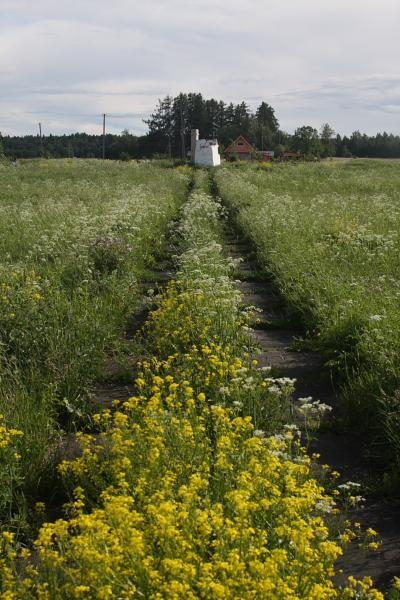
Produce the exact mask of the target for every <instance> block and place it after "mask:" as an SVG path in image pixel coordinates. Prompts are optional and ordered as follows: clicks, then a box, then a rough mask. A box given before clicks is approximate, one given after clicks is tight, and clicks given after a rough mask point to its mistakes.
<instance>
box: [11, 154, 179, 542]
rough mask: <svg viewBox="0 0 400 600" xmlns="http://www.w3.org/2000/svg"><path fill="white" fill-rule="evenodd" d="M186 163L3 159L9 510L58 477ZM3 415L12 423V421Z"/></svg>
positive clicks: (20, 510) (17, 512) (174, 203)
mask: <svg viewBox="0 0 400 600" xmlns="http://www.w3.org/2000/svg"><path fill="white" fill-rule="evenodd" d="M188 184H189V176H188V175H187V174H185V173H184V172H180V171H179V170H176V169H160V168H158V167H155V166H152V165H149V164H143V165H140V166H139V165H137V164H130V165H122V164H116V163H103V164H99V162H98V161H74V160H70V161H68V160H66V161H41V162H40V161H32V162H25V163H24V162H23V163H20V164H19V165H18V167H17V168H12V167H5V166H0V381H1V385H0V415H1V417H0V418H1V422H0V459H1V461H0V482H1V484H0V490H1V491H0V520H1V521H2V522H3V523H4V522H5V523H6V524H7V526H10V525H12V526H13V527H14V528H15V529H16V530H19V529H20V528H21V527H23V526H24V523H26V521H27V520H28V521H29V515H27V514H26V512H27V507H26V504H25V502H24V497H25V496H26V495H28V496H30V497H32V496H33V497H35V495H38V494H40V493H42V492H43V489H42V488H43V486H45V485H53V484H54V481H53V480H52V478H53V477H54V463H55V462H56V461H57V448H59V446H60V439H61V438H62V436H63V435H64V434H63V431H65V430H74V428H75V427H76V426H78V425H79V424H80V425H82V422H83V423H85V422H87V421H88V419H90V412H91V411H93V408H91V404H90V402H89V399H90V390H91V386H92V385H93V382H94V381H95V380H96V378H97V377H99V376H101V373H102V367H103V363H104V359H105V357H106V355H107V354H109V353H111V352H117V350H118V343H119V340H120V338H121V333H122V331H123V328H124V327H125V324H126V319H127V316H128V315H131V314H132V313H134V311H135V310H136V309H137V306H138V302H139V299H140V294H141V291H140V289H141V288H140V286H139V283H140V280H141V278H142V276H143V275H144V274H145V272H146V269H148V268H149V267H151V265H152V261H154V255H155V254H156V253H157V252H160V251H161V250H162V244H163V239H164V236H165V234H166V233H167V232H168V230H167V226H168V224H169V222H170V220H171V219H172V218H173V217H175V216H176V214H177V212H178V210H179V207H180V205H181V204H182V202H183V200H184V199H185V197H186V190H187V187H188ZM3 425H4V427H5V428H6V429H7V430H8V431H9V433H8V434H5V433H3V430H2V429H3Z"/></svg>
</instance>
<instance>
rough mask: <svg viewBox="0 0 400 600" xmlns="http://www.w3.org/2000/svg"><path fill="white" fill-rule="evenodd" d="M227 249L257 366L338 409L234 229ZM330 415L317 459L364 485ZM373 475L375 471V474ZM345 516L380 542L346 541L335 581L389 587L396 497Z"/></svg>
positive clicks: (357, 460)
mask: <svg viewBox="0 0 400 600" xmlns="http://www.w3.org/2000/svg"><path fill="white" fill-rule="evenodd" d="M226 247H227V252H228V253H229V254H230V255H231V256H232V258H235V259H238V260H239V261H240V262H239V267H238V271H237V275H238V277H239V282H238V283H237V285H238V289H239V290H240V292H241V293H242V297H243V304H244V305H246V306H248V305H251V306H255V307H256V308H257V310H258V315H257V316H258V319H259V322H258V323H257V322H256V323H254V324H253V327H254V328H253V332H252V336H253V340H254V342H255V344H256V346H257V347H258V348H259V352H257V353H256V354H255V358H257V360H258V361H259V364H260V366H271V367H272V369H273V372H274V373H276V374H277V375H279V376H286V377H290V378H295V379H296V384H295V393H294V395H293V401H294V402H295V403H296V402H297V401H298V399H299V398H301V397H308V396H311V397H312V398H313V400H320V401H321V402H323V403H326V404H329V405H330V406H332V407H333V411H332V413H333V415H335V413H339V414H340V403H339V399H338V395H337V393H336V391H335V387H334V382H333V381H332V380H331V378H330V374H329V372H328V371H327V370H326V369H325V368H324V360H323V357H322V356H321V355H320V354H319V353H318V352H314V351H310V350H304V349H302V348H301V345H300V344H299V343H298V338H299V332H298V331H296V330H295V329H293V327H291V326H290V323H289V322H288V320H287V318H286V316H285V309H284V307H283V305H282V301H281V299H280V298H279V296H278V295H277V293H276V292H275V290H274V289H273V286H272V285H271V283H269V282H268V281H267V280H266V279H265V277H264V278H263V276H262V274H260V271H259V269H258V265H257V262H256V260H255V258H254V255H253V253H252V250H251V247H250V244H249V243H248V242H247V241H246V240H244V239H243V238H241V237H240V235H239V234H235V233H234V232H230V233H228V234H227V243H226ZM334 423H335V417H334V416H333V417H331V420H330V422H329V421H328V426H326V427H323V428H321V429H320V430H319V431H318V432H317V433H316V436H315V439H314V440H313V441H312V443H311V444H310V447H309V452H310V453H312V454H314V453H317V454H319V456H320V458H319V463H320V464H327V465H329V467H330V469H331V470H334V471H338V472H339V473H340V481H342V482H344V481H348V480H351V481H355V482H360V483H361V484H363V483H364V482H366V481H367V482H368V481H373V477H374V472H373V471H372V470H371V467H370V465H369V464H368V462H367V460H366V459H365V457H364V455H363V450H362V443H361V441H360V440H359V439H358V438H357V437H356V436H352V435H350V434H349V433H342V432H340V431H336V430H335V424H334ZM375 474H376V473H375ZM349 517H350V518H351V520H352V521H353V522H354V521H357V522H360V523H361V525H362V527H363V528H364V529H366V528H368V527H372V528H373V529H375V530H377V531H378V533H379V539H380V540H381V546H380V548H379V549H378V550H377V551H374V552H371V551H367V550H361V549H359V548H358V546H357V544H356V543H353V542H352V543H351V544H350V545H349V546H348V548H347V549H346V550H345V552H344V554H343V556H342V557H341V558H340V559H339V560H338V561H337V570H338V573H339V574H338V576H337V584H339V585H340V584H344V583H345V581H346V579H347V577H348V576H349V575H354V576H355V577H358V578H362V577H365V576H371V577H372V578H373V580H374V582H375V585H376V586H377V587H378V588H380V589H381V590H387V589H388V588H389V587H390V583H391V580H392V579H393V577H394V576H399V575H400V502H398V501H397V500H395V499H385V498H374V497H373V495H371V496H370V497H368V494H367V498H366V500H365V503H364V504H363V506H359V507H357V509H355V510H353V511H352V512H351V513H350V514H349Z"/></svg>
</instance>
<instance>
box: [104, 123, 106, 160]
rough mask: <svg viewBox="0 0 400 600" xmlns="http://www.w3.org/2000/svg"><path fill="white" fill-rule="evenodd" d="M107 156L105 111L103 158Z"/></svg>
mask: <svg viewBox="0 0 400 600" xmlns="http://www.w3.org/2000/svg"><path fill="white" fill-rule="evenodd" d="M105 157H106V113H103V160H104V159H105Z"/></svg>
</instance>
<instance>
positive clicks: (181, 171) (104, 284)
mask: <svg viewBox="0 0 400 600" xmlns="http://www.w3.org/2000/svg"><path fill="white" fill-rule="evenodd" d="M277 172H278V171H277ZM244 174H245V171H244V170H243V171H241V170H240V171H236V170H235V168H233V169H229V170H226V171H225V170H224V169H223V170H221V171H219V172H217V173H216V178H217V181H218V185H219V186H220V190H221V193H222V194H223V196H224V198H225V196H226V197H227V198H228V193H227V190H226V189H224V187H223V185H224V183H225V184H226V183H227V181H228V180H229V178H231V179H232V182H233V183H234V186H233V189H234V190H235V189H236V188H239V187H240V185H241V181H242V179H241V178H242V177H244ZM247 175H248V176H249V178H255V179H256V180H257V177H258V176H259V173H258V171H257V170H253V169H250V170H249V171H246V176H247ZM2 176H4V178H5V180H6V181H10V178H15V179H14V184H16V182H19V184H18V185H20V188H19V190H16V191H15V192H14V194H15V195H14V197H13V196H12V192H11V191H10V195H9V197H8V198H9V200H8V202H9V204H8V205H7V206H8V210H4V214H5V218H9V219H10V223H11V222H13V220H14V222H15V223H16V227H17V224H18V228H19V230H20V231H21V236H20V240H21V244H19V243H18V240H11V239H10V240H9V245H8V248H9V249H8V250H7V252H5V264H6V260H7V261H9V262H8V263H7V264H8V267H9V268H6V266H5V267H4V278H6V276H7V275H8V274H9V279H5V286H3V287H4V290H5V292H4V297H6V298H7V297H8V298H9V302H5V309H4V310H3V312H2V315H3V316H4V315H7V319H6V318H5V317H4V325H2V328H1V332H2V335H3V336H4V339H3V340H2V348H4V351H3V367H2V368H3V371H2V384H3V381H4V387H2V389H3V390H4V392H3V394H4V397H3V401H2V402H3V403H2V409H1V410H2V412H3V415H4V416H3V417H2V424H1V425H0V442H1V443H0V451H1V453H2V463H1V464H2V469H3V470H2V471H1V473H0V475H1V479H2V482H6V483H7V485H6V486H3V487H2V489H4V490H5V492H4V493H3V496H2V505H1V508H2V518H1V523H2V532H1V538H0V539H1V541H0V591H1V597H2V598H4V600H14V599H16V600H19V599H28V600H29V599H32V600H33V599H41V600H55V599H57V600H58V599H61V600H62V599H65V600H69V599H75V598H76V599H78V598H79V599H80V598H90V599H110V600H111V599H113V598H149V599H150V598H151V599H154V600H162V599H164V598H165V599H167V600H180V599H181V598H188V599H193V600H195V599H198V598H203V599H206V600H214V599H217V598H224V599H225V598H228V599H230V598H232V599H236V598H243V599H249V600H250V599H255V598H266V599H269V598H271V600H272V599H282V600H287V599H293V600H296V599H304V600H306V599H307V600H313V599H314V600H323V599H325V598H326V599H327V600H328V599H331V598H338V599H342V600H346V599H358V600H382V599H383V594H382V593H381V592H379V591H378V590H376V589H374V587H373V582H372V580H371V579H370V578H368V577H367V578H365V579H363V580H361V581H358V580H357V579H355V578H353V577H351V578H349V580H348V582H347V584H343V585H337V583H336V581H335V561H336V559H337V558H338V557H339V556H340V555H341V554H342V552H343V548H344V547H345V546H346V544H347V543H348V542H349V541H350V540H352V539H356V538H357V539H358V541H359V542H360V543H362V544H363V547H364V549H365V551H369V550H373V549H374V548H376V547H377V545H378V544H377V535H376V533H375V532H374V531H372V530H370V529H369V530H367V531H365V532H362V533H360V531H359V529H358V526H352V525H351V524H350V523H349V522H348V520H347V518H346V513H345V512H344V511H343V508H344V507H345V506H346V505H351V506H354V505H355V504H356V503H357V501H358V498H359V496H358V487H357V485H354V484H352V485H350V484H347V485H344V486H343V485H342V486H339V487H338V486H336V485H335V481H334V479H333V477H332V476H330V475H329V474H328V471H329V469H324V468H322V469H321V468H320V469H318V470H319V471H320V473H321V474H320V476H319V477H318V478H316V469H315V462H314V458H313V457H310V456H309V455H308V454H307V452H306V449H305V448H304V447H303V446H302V443H301V439H302V438H301V431H300V429H299V424H296V423H293V411H292V409H291V407H292V405H291V393H292V392H293V384H294V382H293V381H292V380H288V378H287V377H283V378H279V377H275V376H272V375H271V371H270V369H269V368H266V367H259V365H258V362H257V360H256V359H254V358H252V354H251V350H252V342H251V337H250V333H249V324H250V322H251V320H252V319H253V318H254V316H253V315H252V314H251V311H249V309H248V308H247V307H245V306H243V302H242V298H241V294H240V293H239V291H238V288H237V284H236V282H235V278H236V277H237V272H238V271H237V269H238V265H237V263H236V261H235V260H234V259H232V258H231V257H230V256H229V253H228V252H227V248H226V246H225V241H224V240H225V229H226V223H227V220H228V212H227V210H226V207H225V206H224V204H223V203H222V202H221V201H220V200H219V199H218V198H215V196H214V195H212V194H211V189H212V188H213V186H212V185H211V184H212V181H211V180H210V176H209V174H208V173H207V172H205V171H191V170H190V169H188V168H186V167H184V168H182V167H178V168H161V167H157V166H156V165H153V164H151V163H150V164H149V163H144V164H142V165H137V164H136V163H132V164H129V165H117V164H108V163H100V162H97V163H96V162H94V161H93V162H87V161H82V162H80V161H78V162H75V161H73V162H65V163H63V162H53V161H50V162H49V163H47V162H45V163H34V164H26V165H23V166H22V168H21V171H20V172H19V173H18V172H15V171H11V172H7V173H2ZM266 176H269V173H268V174H267V173H262V177H266ZM260 177H261V173H260ZM264 181H265V180H264ZM248 185H250V184H249V183H248ZM252 185H253V187H250V189H251V190H252V192H253V191H254V190H255V189H256V186H255V184H252ZM11 188H12V185H11V184H10V189H11ZM22 189H23V190H24V191H25V196H22V195H21V190H22ZM243 189H244V188H243ZM43 190H46V194H43V195H42V193H43ZM35 193H36V194H37V197H36V200H35ZM229 195H230V194H229ZM74 198H75V201H74ZM32 199H33V200H32ZM251 199H252V197H251V196H249V195H247V196H246V207H247V208H249V207H250V206H251ZM242 201H243V199H242ZM32 202H34V204H35V207H34V208H32V205H31V204H32ZM3 205H5V200H4V199H3ZM22 205H23V206H25V209H24V210H21V206H22ZM231 206H232V210H233V208H234V205H233V203H232V205H231ZM241 208H243V206H242V207H241ZM241 208H239V206H238V207H237V208H236V212H237V213H238V216H239V215H240V211H241ZM239 222H240V223H241V221H240V219H239ZM45 224H46V227H44V225H45ZM241 224H242V223H241ZM243 226H244V223H243ZM59 228H61V229H62V231H63V233H62V234H60V233H59ZM16 230H17V229H15V231H16ZM167 232H168V237H169V240H170V244H169V245H170V246H171V243H172V246H173V251H174V253H175V254H176V255H175V256H174V258H173V260H174V264H175V271H176V273H175V276H174V278H173V279H172V280H171V281H170V282H169V283H168V284H167V285H166V286H165V288H163V290H162V291H160V293H158V294H156V295H155V296H154V294H153V290H152V293H151V303H152V310H151V311H150V313H149V316H148V319H147V321H146V323H145V325H144V326H143V329H142V330H141V331H140V332H138V335H137V340H136V344H137V345H136V346H135V347H136V348H137V350H138V352H140V356H141V359H140V362H139V363H138V365H137V368H136V369H135V371H134V372H132V380H133V382H134V392H133V394H132V396H131V397H130V398H129V399H128V400H126V401H118V400H116V401H114V402H113V404H112V406H110V407H108V408H103V410H99V411H98V412H96V411H95V410H94V407H93V403H92V405H91V404H90V389H91V385H92V384H93V382H94V381H95V380H96V377H98V376H99V374H101V365H102V363H103V361H104V358H105V356H106V355H107V354H109V353H112V352H115V351H116V348H118V339H119V337H120V336H121V335H122V334H123V331H124V324H126V320H127V318H128V317H130V316H131V315H132V314H133V313H134V312H135V311H136V310H137V308H138V306H139V299H140V296H141V295H142V294H143V288H142V287H140V285H139V284H140V282H141V281H142V280H143V278H144V277H146V274H147V273H148V270H150V271H151V268H152V267H155V265H156V260H157V257H158V258H160V257H165V253H166V252H167V248H168V246H166V245H165V244H164V241H165V236H166V234H167ZM38 238H39V239H40V240H41V242H40V244H39V248H40V251H39V250H37V249H36V250H35V251H34V252H33V250H32V249H33V248H36V246H35V244H36V240H37V239H38ZM24 240H25V243H22V241H24ZM28 240H29V241H28ZM52 240H53V241H54V244H53V245H52V244H51V243H50V242H51V241H52ZM48 244H49V245H48ZM47 245H48V246H47ZM45 248H48V250H47V251H45ZM169 252H171V248H170V249H169ZM31 257H32V258H31ZM41 257H42V258H43V260H40V258H41ZM170 258H171V257H170ZM30 261H32V262H30ZM64 261H65V262H64ZM75 268H76V269H77V272H76V270H75ZM13 273H17V274H19V275H18V276H15V275H12V274H13ZM65 273H66V274H67V275H66V276H65V277H63V274H65ZM71 273H72V274H73V277H71ZM13 282H15V283H14V287H13ZM39 296H40V297H39ZM83 300H84V301H85V303H83ZM18 302H20V304H18ZM41 303H42V304H41ZM39 308H40V310H39ZM67 309H68V310H67ZM58 310H59V311H60V314H59V316H57V311H58ZM28 311H29V312H28ZM69 311H70V312H69ZM26 312H28V316H27V317H26V316H25V313H26ZM12 313H14V314H15V317H10V314H12ZM17 315H18V317H17ZM41 319H42V320H41ZM64 325H65V327H64ZM13 326H15V327H16V329H15V331H14V333H10V332H12V331H13V330H12V327H13ZM18 327H19V329H18ZM30 328H32V329H30ZM25 336H28V339H29V340H30V343H27V340H25ZM29 336H30V337H29ZM41 336H46V337H45V341H42V338H41ZM97 336H98V337H97ZM36 339H37V340H38V341H37V342H36ZM47 340H49V341H50V340H53V341H52V345H50V342H48V341H47ZM86 340H89V341H86ZM93 340H95V341H97V340H98V343H99V344H100V348H98V346H97V343H96V344H95V343H94V341H93ZM68 342H70V343H68ZM19 343H21V346H18V344H19ZM13 344H14V345H13ZM24 344H25V345H24ZM57 348H58V353H55V352H54V351H55V349H57ZM67 352H68V359H69V361H71V369H73V370H74V369H76V372H77V375H75V378H73V379H72V383H70V384H68V386H67V385H66V383H65V377H66V375H65V370H63V369H61V366H62V365H65V363H63V362H62V361H63V360H65V353H67ZM42 353H44V354H43V356H42ZM54 354H55V355H56V356H60V357H62V360H61V361H60V362H59V363H55V362H54V364H57V365H59V366H58V368H57V369H54V370H50V368H49V364H51V360H52V357H53V355H54ZM54 360H55V359H54ZM81 361H83V365H81ZM74 365H76V367H74ZM66 371H67V374H68V373H69V369H67V370H66ZM3 373H4V375H3ZM59 374H62V376H61V377H60V378H58V375H59ZM71 377H72V375H71ZM13 382H15V390H16V391H18V392H19V393H20V396H19V397H17V396H16V395H13V394H16V392H15V391H14V390H13ZM21 390H22V391H21ZM31 390H32V395H30V392H31ZM60 390H72V392H71V394H70V395H66V394H67V392H66V391H63V392H61V391H60ZM7 394H9V396H7ZM24 394H26V395H25V396H24ZM18 400H21V404H20V406H19V407H17V401H18ZM24 402H25V403H24ZM99 408H100V407H99ZM29 411H30V413H29V414H27V415H26V414H25V412H29ZM35 412H36V414H37V419H36V420H35V418H34V414H35ZM46 418H47V421H45V423H46V429H45V433H41V432H42V430H43V426H44V420H45V419H46ZM73 430H74V431H75V434H74V437H75V439H76V443H77V446H78V447H79V452H77V453H76V455H75V456H74V457H65V456H64V457H63V456H61V455H57V453H56V452H54V448H55V446H54V445H53V444H54V441H53V440H54V436H56V437H57V436H61V437H62V436H63V435H65V434H66V433H68V432H71V431H73ZM35 435H36V436H39V435H43V438H42V440H43V444H44V446H43V447H42V445H41V444H38V449H36V450H35V448H36V447H35V446H33V450H35V451H36V454H35V453H34V452H33V454H32V463H33V464H34V467H35V471H33V468H31V467H30V465H29V460H28V457H29V452H30V451H31V445H30V444H33V442H34V441H35V439H36V438H35ZM40 448H41V449H42V454H41V455H40V453H39V449H40ZM39 459H40V460H39ZM35 460H36V462H34V461H35ZM49 462H50V463H51V464H52V469H53V471H54V472H56V473H57V475H56V476H57V477H58V480H57V485H58V486H59V487H60V488H61V489H62V490H63V493H64V494H65V504H64V506H63V507H61V506H60V507H58V510H57V511H56V512H51V511H49V510H48V508H49V507H48V505H47V503H48V502H50V503H51V497H50V495H49V489H50V488H49V485H47V487H45V488H43V487H41V484H40V481H41V479H42V478H44V474H45V472H46V469H47V468H48V463H49ZM30 468H31V470H29V469H30ZM27 474H28V475H29V476H30V479H28V481H30V485H29V486H27V483H26V480H25V475H27ZM50 487H51V486H50ZM34 490H35V491H36V493H33V491H34ZM23 506H25V507H26V511H27V514H25V515H22V514H21V507H23ZM18 511H19V512H18ZM395 586H397V588H399V587H400V580H396V582H395ZM392 593H393V595H392V597H393V598H397V597H398V595H397V592H396V590H395V589H394V590H393V591H392Z"/></svg>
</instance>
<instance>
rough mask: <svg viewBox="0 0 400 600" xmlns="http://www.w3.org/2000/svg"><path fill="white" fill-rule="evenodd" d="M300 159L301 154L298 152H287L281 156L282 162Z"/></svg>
mask: <svg viewBox="0 0 400 600" xmlns="http://www.w3.org/2000/svg"><path fill="white" fill-rule="evenodd" d="M300 158H301V154H300V153H299V152H289V150H287V151H285V152H284V153H283V154H282V159H283V160H298V159H300Z"/></svg>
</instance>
